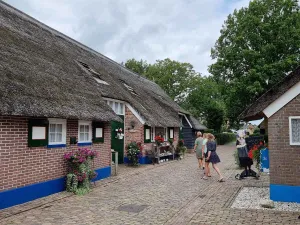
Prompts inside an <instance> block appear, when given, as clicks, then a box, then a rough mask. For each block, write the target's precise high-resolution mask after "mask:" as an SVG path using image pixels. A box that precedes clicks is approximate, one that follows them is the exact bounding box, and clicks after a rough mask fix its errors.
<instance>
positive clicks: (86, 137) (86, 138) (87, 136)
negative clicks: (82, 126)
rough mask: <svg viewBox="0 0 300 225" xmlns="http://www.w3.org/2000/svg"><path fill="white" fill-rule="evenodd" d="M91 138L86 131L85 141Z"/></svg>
mask: <svg viewBox="0 0 300 225" xmlns="http://www.w3.org/2000/svg"><path fill="white" fill-rule="evenodd" d="M88 140H89V133H85V134H84V141H88Z"/></svg>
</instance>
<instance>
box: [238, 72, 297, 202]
mask: <svg viewBox="0 0 300 225" xmlns="http://www.w3.org/2000/svg"><path fill="white" fill-rule="evenodd" d="M241 118H242V119H244V120H246V121H251V120H256V119H261V118H264V122H265V123H264V124H263V128H264V130H265V131H264V132H266V133H267V134H268V139H269V143H268V145H269V154H270V197H271V199H272V200H275V201H285V202H300V67H298V68H297V69H296V70H295V71H293V72H292V73H290V74H289V75H287V76H286V77H285V78H284V79H283V80H282V81H281V82H279V83H278V84H277V85H275V86H274V87H273V88H271V89H270V90H269V91H267V92H266V93H264V94H263V95H262V96H261V97H260V98H258V99H257V100H256V102H254V103H253V104H252V105H251V106H250V107H249V108H248V109H247V110H245V111H244V112H243V113H242V115H241Z"/></svg>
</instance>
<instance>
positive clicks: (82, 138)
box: [79, 133, 84, 141]
mask: <svg viewBox="0 0 300 225" xmlns="http://www.w3.org/2000/svg"><path fill="white" fill-rule="evenodd" d="M79 141H84V133H80V134H79Z"/></svg>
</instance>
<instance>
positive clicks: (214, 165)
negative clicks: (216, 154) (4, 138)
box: [212, 164, 223, 179]
mask: <svg viewBox="0 0 300 225" xmlns="http://www.w3.org/2000/svg"><path fill="white" fill-rule="evenodd" d="M212 166H213V168H214V169H215V171H216V172H217V173H218V175H219V176H220V179H222V178H223V176H222V174H221V172H220V170H219V168H218V167H217V165H216V164H212Z"/></svg>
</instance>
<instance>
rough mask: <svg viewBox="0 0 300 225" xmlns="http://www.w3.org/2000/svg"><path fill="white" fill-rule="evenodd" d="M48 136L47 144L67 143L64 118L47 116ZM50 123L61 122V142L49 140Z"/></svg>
mask: <svg viewBox="0 0 300 225" xmlns="http://www.w3.org/2000/svg"><path fill="white" fill-rule="evenodd" d="M48 121H49V128H48V131H49V134H48V136H49V138H48V145H50V146H51V145H65V144H66V143H67V120H66V119H57V118H49V119H48ZM50 124H61V125H62V139H61V140H62V141H61V142H50Z"/></svg>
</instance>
